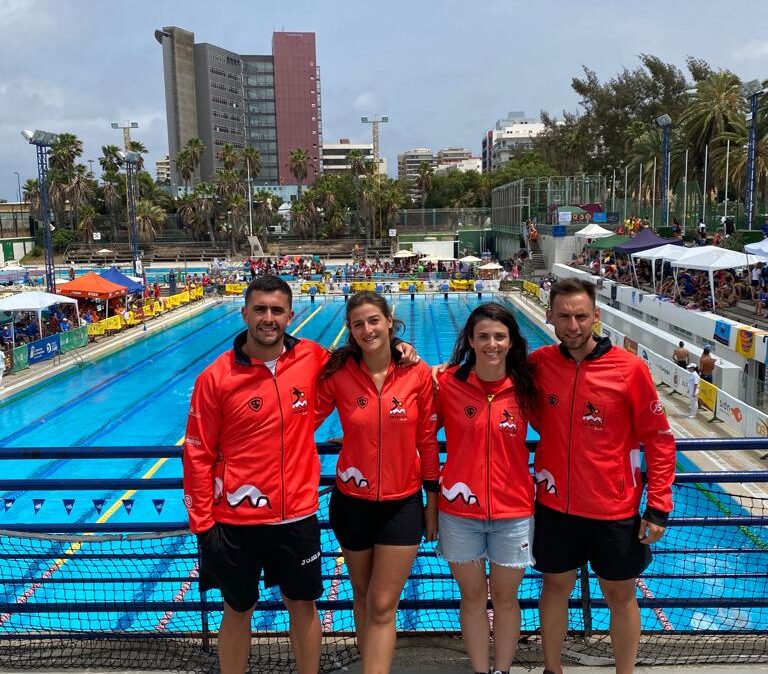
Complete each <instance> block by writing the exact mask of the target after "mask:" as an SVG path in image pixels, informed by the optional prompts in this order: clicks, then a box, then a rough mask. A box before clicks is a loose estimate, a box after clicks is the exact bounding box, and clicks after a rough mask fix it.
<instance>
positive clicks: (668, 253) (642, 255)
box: [630, 243, 702, 292]
mask: <svg viewBox="0 0 768 674" xmlns="http://www.w3.org/2000/svg"><path fill="white" fill-rule="evenodd" d="M701 250H702V248H686V247H685V246H679V245H677V244H674V243H665V244H664V245H663V246H657V247H656V248H648V249H647V250H643V251H640V252H638V253H632V254H631V255H630V257H631V258H632V268H633V269H634V267H635V260H650V262H651V278H652V279H653V290H654V292H656V260H661V261H662V264H663V263H664V260H679V259H680V258H682V257H685V256H686V255H691V254H692V253H693V254H695V253H698V252H699V251H701Z"/></svg>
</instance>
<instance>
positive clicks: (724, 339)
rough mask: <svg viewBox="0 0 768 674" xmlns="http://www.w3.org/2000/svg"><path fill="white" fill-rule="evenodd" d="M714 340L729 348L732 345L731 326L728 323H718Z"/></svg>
mask: <svg viewBox="0 0 768 674" xmlns="http://www.w3.org/2000/svg"><path fill="white" fill-rule="evenodd" d="M714 338H715V341H716V342H720V343H721V344H725V346H728V345H729V344H730V343H731V324H730V323H728V322H727V321H717V322H716V323H715V334H714Z"/></svg>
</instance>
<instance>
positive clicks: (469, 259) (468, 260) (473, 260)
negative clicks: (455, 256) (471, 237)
mask: <svg viewBox="0 0 768 674" xmlns="http://www.w3.org/2000/svg"><path fill="white" fill-rule="evenodd" d="M459 262H464V263H465V264H477V263H478V262H482V260H481V259H480V258H479V257H477V256H475V255H465V256H464V257H460V258H459Z"/></svg>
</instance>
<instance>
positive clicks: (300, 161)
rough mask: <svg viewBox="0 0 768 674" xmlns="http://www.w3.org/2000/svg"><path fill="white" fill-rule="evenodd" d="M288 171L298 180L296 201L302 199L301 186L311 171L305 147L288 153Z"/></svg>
mask: <svg viewBox="0 0 768 674" xmlns="http://www.w3.org/2000/svg"><path fill="white" fill-rule="evenodd" d="M288 170H289V171H290V172H291V175H292V176H293V177H294V178H295V179H296V199H297V200H299V199H301V185H302V183H303V182H304V179H305V178H306V177H307V172H308V170H309V154H308V153H307V151H306V150H305V149H304V148H303V147H297V148H296V149H295V150H291V151H290V152H289V153H288Z"/></svg>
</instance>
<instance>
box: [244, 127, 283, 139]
mask: <svg viewBox="0 0 768 674" xmlns="http://www.w3.org/2000/svg"><path fill="white" fill-rule="evenodd" d="M248 138H253V139H254V140H275V139H276V138H277V132H276V131H275V129H259V130H258V131H256V130H255V129H251V130H249V131H248Z"/></svg>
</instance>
